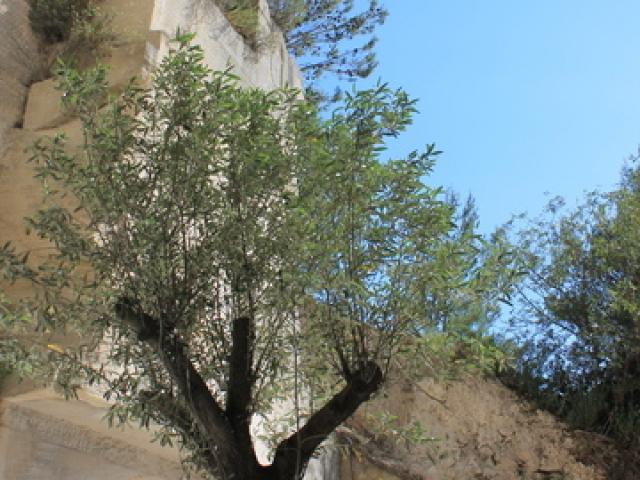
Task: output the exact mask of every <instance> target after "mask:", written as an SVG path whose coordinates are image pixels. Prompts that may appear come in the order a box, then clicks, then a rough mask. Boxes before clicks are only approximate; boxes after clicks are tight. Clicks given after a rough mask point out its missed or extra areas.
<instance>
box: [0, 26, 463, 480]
mask: <svg viewBox="0 0 640 480" xmlns="http://www.w3.org/2000/svg"><path fill="white" fill-rule="evenodd" d="M201 62H202V52H201V50H200V49H199V48H197V47H194V46H190V45H189V38H188V37H183V38H180V39H179V48H177V49H176V50H174V51H172V52H171V54H170V55H169V56H168V57H167V58H166V59H165V60H164V62H163V63H162V65H161V66H160V67H159V69H158V70H157V72H156V73H155V75H154V79H153V86H152V88H151V89H149V90H145V89H141V88H138V87H136V86H134V85H133V84H132V85H130V86H128V87H127V88H126V89H125V90H124V91H123V92H122V93H121V94H120V95H119V96H117V97H109V96H108V95H109V94H108V89H107V86H106V84H105V72H104V70H103V69H101V68H97V69H94V70H90V71H88V72H85V73H83V74H79V73H77V72H74V71H62V72H61V82H62V89H63V90H64V91H65V95H64V99H65V102H66V104H67V106H68V107H69V108H71V109H72V110H73V111H75V112H76V113H77V114H78V115H79V117H80V119H81V121H82V125H83V129H84V135H85V137H84V138H85V141H84V144H83V146H82V148H80V149H78V150H77V151H76V153H75V154H72V153H70V152H71V151H72V150H71V149H70V147H68V146H66V145H65V140H64V137H63V136H56V137H55V138H53V139H49V140H47V141H43V142H41V143H39V144H38V145H37V146H36V148H35V155H34V160H35V161H36V162H37V168H38V176H39V177H40V178H41V180H42V183H43V186H44V188H45V192H46V194H47V196H46V202H45V206H44V207H43V208H42V209H41V210H40V211H39V212H38V213H37V214H36V215H35V216H34V217H33V218H32V219H31V220H30V221H29V223H30V228H31V229H32V230H33V231H34V232H36V233H37V234H38V235H39V236H41V237H42V238H45V239H47V240H49V241H50V242H51V244H52V254H51V257H50V259H49V261H48V262H46V263H45V264H43V265H39V266H38V267H30V266H28V265H27V259H26V258H22V259H19V258H18V257H16V256H15V255H14V254H13V253H12V249H11V247H9V246H5V247H4V248H3V249H1V250H0V258H1V259H2V266H3V271H4V273H5V274H6V275H7V276H8V277H9V278H11V279H17V278H27V279H29V280H31V281H33V282H34V283H35V284H36V285H37V287H38V289H39V291H40V292H41V293H40V295H39V297H38V298H37V299H35V300H33V301H29V302H25V303H24V305H22V307H24V309H25V310H23V311H26V312H29V316H33V317H35V318H36V320H37V328H38V331H39V332H40V334H41V336H34V335H32V334H30V333H29V332H28V331H29V330H30V329H31V330H32V328H33V327H32V325H33V324H32V323H31V322H30V321H29V320H27V317H26V316H24V315H23V316H21V315H17V316H15V315H8V314H7V313H6V312H4V313H2V315H1V316H0V318H1V319H2V321H3V330H4V334H3V337H2V340H3V342H2V351H1V353H2V355H3V356H4V360H10V361H11V362H12V363H13V364H15V365H20V366H21V368H22V369H23V370H30V371H38V372H40V373H44V374H48V375H50V376H53V377H55V381H56V382H57V383H58V384H59V385H60V386H61V387H62V388H63V389H64V390H65V392H67V393H68V394H69V395H73V394H74V392H75V390H76V389H77V388H78V387H79V386H81V385H83V384H86V383H90V384H91V383H99V384H101V385H102V388H103V389H104V392H105V396H106V397H107V398H109V399H110V400H112V401H113V406H112V407H111V411H110V419H111V420H112V421H114V422H116V423H118V422H128V421H131V420H135V421H139V422H140V423H141V424H142V425H148V424H149V422H151V421H153V422H155V423H157V424H159V425H160V426H161V430H160V433H159V437H160V441H161V442H162V443H165V442H175V443H177V444H179V445H180V446H181V448H182V449H183V452H185V460H186V461H187V462H188V463H189V464H190V465H192V466H195V468H197V469H198V470H200V471H202V472H205V473H207V474H209V475H211V476H215V477H218V478H236V479H242V480H244V479H257V478H269V479H283V480H284V479H287V480H290V479H293V478H298V477H299V476H300V475H302V473H303V472H304V470H305V466H306V464H307V462H308V460H309V459H310V457H311V455H312V454H313V453H314V452H315V451H316V449H317V448H318V446H319V445H320V444H321V442H322V441H323V440H325V439H326V438H327V436H328V435H329V434H330V433H331V432H332V431H333V430H334V429H335V428H336V427H337V426H338V425H339V424H340V423H341V422H343V421H344V420H345V419H347V418H348V417H349V416H350V415H351V414H352V413H354V411H355V410H356V409H357V408H358V406H359V405H360V404H362V403H363V402H365V401H367V400H368V399H369V398H370V397H371V395H373V394H374V393H375V392H376V391H377V390H378V389H379V387H380V385H381V383H382V381H383V379H384V376H385V374H386V372H387V368H388V365H389V361H390V359H391V358H393V356H394V355H397V353H398V349H399V343H400V340H401V338H402V335H403V334H404V333H406V332H420V331H425V328H426V326H425V324H424V323H423V322H425V321H426V320H425V319H424V315H423V312H424V305H425V304H427V303H428V302H429V299H428V298H427V295H426V290H427V289H428V286H429V281H432V280H433V279H434V277H435V276H437V275H446V272H445V273H439V272H438V271H437V268H436V267H435V265H436V264H433V262H432V260H433V258H434V252H435V251H436V250H437V249H438V248H439V245H440V242H441V241H443V240H446V236H447V233H448V232H449V230H450V229H451V226H452V225H451V218H452V217H451V215H452V208H451V206H450V205H449V204H447V203H446V202H442V201H440V200H439V199H438V198H439V190H434V189H431V188H429V187H427V186H425V184H424V183H423V181H422V178H423V176H424V175H425V174H427V173H429V171H430V168H431V164H432V159H431V157H432V156H433V155H434V154H435V153H436V152H435V151H434V149H433V148H432V147H428V148H427V150H426V152H424V153H412V154H411V155H409V156H408V158H406V159H401V160H389V161H387V162H384V163H383V162H381V161H380V160H379V154H380V152H381V151H382V150H383V142H384V139H385V137H388V136H394V135H396V134H397V133H398V132H400V131H401V130H402V129H403V128H404V127H405V126H406V125H407V124H408V123H409V122H410V118H411V114H412V112H413V111H414V107H413V101H411V100H410V99H408V98H407V96H406V94H404V93H403V92H402V91H395V92H394V91H390V90H389V89H388V88H387V87H386V86H384V85H380V86H379V87H377V88H375V89H373V90H369V91H365V92H360V93H357V94H353V95H350V96H348V97H347V99H346V100H345V103H344V105H343V106H342V107H341V108H340V109H338V110H337V111H336V112H335V113H334V114H333V116H331V117H330V118H329V119H328V120H326V121H320V120H318V118H317V116H316V115H315V114H314V112H313V111H312V110H311V109H310V108H309V107H308V106H307V105H306V104H305V103H304V102H301V101H300V100H299V98H298V97H297V95H296V92H293V91H275V92H271V93H265V92H262V91H260V90H254V89H241V88H240V87H238V86H237V85H236V83H235V81H234V79H233V78H232V77H231V76H230V75H228V74H225V73H212V72H210V71H209V70H208V69H207V68H205V67H204V66H203V65H202V63H201ZM53 247H55V248H53ZM426 273H428V275H427V274H426ZM427 278H428V279H429V280H427ZM14 308H17V309H18V310H17V311H20V310H19V308H20V305H17V306H16V305H14ZM14 311H16V310H14ZM55 332H65V333H66V334H72V333H75V334H77V335H76V336H75V337H73V336H72V338H80V339H82V340H81V341H80V342H76V343H75V344H74V345H73V346H65V347H63V346H60V345H58V344H52V343H48V342H47V340H46V339H47V338H48V336H49V335H51V334H53V333H55ZM7 333H10V335H7ZM105 339H107V340H108V341H106V342H105ZM100 344H103V345H106V349H107V351H106V352H103V354H102V357H101V358H99V360H98V362H96V361H95V358H94V357H93V354H92V352H93V351H94V350H95V348H96V347H97V346H98V345H100ZM403 348H406V345H404V347H403ZM303 377H304V381H305V382H307V384H309V382H313V381H314V379H316V378H320V377H321V378H323V379H324V380H325V381H324V382H318V383H316V384H315V385H314V388H313V389H307V390H306V393H305V395H302V394H300V385H301V381H302V380H303ZM327 379H329V380H331V379H333V380H331V381H329V382H327V381H326V380H327ZM319 385H330V386H329V387H326V388H319ZM305 396H306V397H307V400H310V401H309V402H305V401H303V399H304V397H305ZM283 397H288V398H291V397H293V399H294V412H293V413H294V416H293V418H294V419H295V421H294V425H293V427H292V428H290V430H288V431H284V433H283V434H282V435H281V436H280V437H278V438H276V439H274V440H275V442H274V443H275V448H274V449H273V452H272V459H271V463H270V464H269V465H261V464H260V463H259V462H258V460H257V458H256V453H255V449H254V444H253V440H252V435H251V430H250V424H251V421H252V419H253V418H255V416H256V415H260V414H264V415H268V414H269V412H270V411H271V407H272V406H273V404H274V402H275V401H276V399H278V398H283ZM309 397H311V398H309Z"/></svg>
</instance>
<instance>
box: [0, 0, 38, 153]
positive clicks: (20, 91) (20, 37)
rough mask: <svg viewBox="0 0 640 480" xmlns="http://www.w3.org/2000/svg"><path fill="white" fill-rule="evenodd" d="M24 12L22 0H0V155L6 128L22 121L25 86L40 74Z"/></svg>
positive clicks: (32, 36) (4, 145)
mask: <svg viewBox="0 0 640 480" xmlns="http://www.w3.org/2000/svg"><path fill="white" fill-rule="evenodd" d="M27 12H28V8H27V2H25V1H20V0H0V33H1V34H2V41H1V42H0V155H1V154H2V152H3V151H4V150H5V148H6V135H7V132H8V131H9V130H10V129H11V128H15V127H20V126H21V125H22V116H23V111H24V104H25V100H26V96H27V92H28V90H29V86H30V85H31V83H32V82H33V81H34V80H35V79H37V78H38V77H39V76H41V75H42V69H43V60H42V57H41V55H40V52H39V50H38V42H37V40H36V38H35V36H34V35H33V33H32V32H31V28H30V27H29V19H28V18H27Z"/></svg>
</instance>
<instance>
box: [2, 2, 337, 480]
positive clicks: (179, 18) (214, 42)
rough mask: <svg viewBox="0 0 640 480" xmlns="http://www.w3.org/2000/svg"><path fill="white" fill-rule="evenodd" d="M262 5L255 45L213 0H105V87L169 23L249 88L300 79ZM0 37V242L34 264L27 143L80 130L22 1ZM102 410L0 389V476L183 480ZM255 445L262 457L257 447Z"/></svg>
mask: <svg viewBox="0 0 640 480" xmlns="http://www.w3.org/2000/svg"><path fill="white" fill-rule="evenodd" d="M260 7H261V10H260V17H259V33H258V35H257V41H256V47H255V48H253V47H251V46H249V45H247V43H246V42H245V41H244V39H243V37H242V36H241V35H240V34H238V33H237V32H236V31H235V30H234V29H233V27H232V26H231V25H230V24H229V23H228V21H227V20H226V18H225V17H224V15H223V14H222V12H221V11H220V10H219V8H218V7H217V6H216V4H215V3H214V0H102V1H101V2H100V8H101V9H102V10H103V11H105V13H106V14H107V15H110V16H111V17H112V29H113V31H114V33H115V38H116V41H115V42H114V44H113V45H112V46H110V47H109V49H108V52H107V54H106V56H105V57H104V58H103V59H102V60H101V61H102V62H103V63H106V64H107V66H108V67H109V74H108V81H109V84H110V88H111V89H112V90H113V91H118V89H120V88H122V87H123V86H124V84H125V83H126V82H128V81H129V79H130V78H131V77H133V76H136V77H138V78H139V79H141V81H142V82H145V81H146V79H148V76H149V74H150V73H151V72H152V71H153V68H154V67H155V66H156V65H158V64H159V63H160V61H161V60H162V58H163V57H164V56H165V55H166V54H167V52H168V50H169V42H170V40H171V38H172V37H173V36H174V35H175V33H176V31H177V30H178V29H180V30H181V31H191V32H195V33H196V38H195V42H196V43H198V44H200V45H201V46H202V47H203V49H204V52H205V61H206V62H207V64H208V65H209V66H210V67H211V68H213V69H226V68H231V70H232V72H233V73H235V74H236V75H237V76H239V77H240V80H241V82H242V83H243V84H245V85H247V86H252V87H258V88H264V89H274V88H277V87H285V86H287V87H301V85H302V80H301V76H300V74H299V72H298V69H297V67H296V66H295V62H294V61H293V60H292V59H291V58H290V57H289V55H288V54H287V51H286V48H285V43H284V39H283V37H282V34H281V33H280V32H279V31H278V30H277V29H276V28H275V27H274V25H273V24H272V22H271V20H270V17H269V14H268V10H267V6H266V2H265V1H264V0H261V2H260ZM0 34H1V35H2V38H3V42H0V245H4V243H5V242H7V241H10V242H12V243H13V244H14V245H15V246H16V247H17V249H18V251H30V252H31V256H30V261H31V262H33V263H35V264H37V263H38V261H39V260H40V259H42V258H44V257H45V256H46V255H48V254H49V252H51V247H50V245H48V244H47V243H45V242H43V241H41V240H39V239H37V238H34V236H32V235H31V236H30V235H27V234H26V231H25V227H24V218H25V217H27V216H29V215H31V214H32V213H33V212H34V211H35V210H36V209H37V208H38V206H39V205H40V203H41V201H42V196H41V193H40V192H41V188H40V185H39V183H38V182H36V181H35V180H34V178H33V174H34V171H33V169H32V166H31V164H30V163H29V162H28V159H29V156H30V153H29V151H28V149H29V147H30V146H31V145H33V144H34V142H35V141H36V140H37V139H38V138H40V137H42V136H53V135H55V134H58V133H64V134H65V135H66V136H67V137H68V139H69V144H70V146H71V148H72V147H73V146H74V145H80V144H81V141H82V131H81V126H80V122H79V121H78V120H77V119H76V118H74V117H73V116H72V115H68V114H66V113H65V112H63V111H62V110H61V105H60V95H61V94H60V92H59V91H58V90H57V89H56V82H55V79H53V78H44V76H46V75H44V74H43V61H42V58H41V56H42V55H41V54H40V52H39V46H38V43H37V41H36V39H35V37H34V36H33V34H32V32H31V30H30V27H29V23H28V18H27V4H26V1H25V0H0ZM43 78H44V79H43ZM0 289H1V290H2V291H3V293H5V294H8V295H9V296H10V297H12V298H18V297H22V296H27V295H31V294H32V293H33V287H32V286H31V285H29V284H26V283H22V284H20V283H19V284H16V285H7V284H2V283H0ZM65 341H66V340H65V339H59V343H62V344H64V343H65ZM25 391H27V393H24V392H25ZM106 408H107V405H106V404H104V402H100V401H99V400H98V399H97V397H92V396H91V395H88V396H87V395H85V396H84V397H83V398H82V399H81V400H80V401H74V402H65V401H64V400H62V399H60V398H59V396H57V395H55V394H54V393H53V392H51V391H48V390H44V391H43V390H33V388H31V387H30V386H28V385H26V386H25V385H24V384H23V385H19V386H15V385H14V386H13V387H11V388H9V389H7V388H5V389H4V390H2V391H0V480H37V479H38V480H39V479H47V480H81V479H82V480H85V479H92V480H101V479H103V478H104V479H105V480H106V479H109V480H134V479H135V480H165V479H177V478H180V466H179V462H178V455H177V452H176V451H174V450H172V449H168V448H162V449H161V448H160V447H157V446H156V445H155V444H151V443H150V440H151V438H152V434H151V433H150V432H145V431H140V430H128V431H126V432H123V431H117V430H111V429H108V428H107V426H106V424H105V423H104V422H102V421H101V418H102V417H103V416H104V414H105V413H106ZM259 449H260V452H261V454H262V455H263V456H264V455H265V453H266V452H265V449H264V447H260V448H259ZM330 458H333V460H330V461H329V460H327V458H325V459H324V460H322V461H318V460H314V465H313V466H312V468H311V472H312V474H311V475H309V476H308V477H307V478H316V479H320V478H324V477H325V473H324V472H325V471H326V469H327V468H330V467H329V464H330V465H332V466H334V467H335V464H336V460H335V457H330Z"/></svg>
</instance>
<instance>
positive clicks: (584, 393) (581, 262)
mask: <svg viewBox="0 0 640 480" xmlns="http://www.w3.org/2000/svg"><path fill="white" fill-rule="evenodd" d="M639 182H640V172H639V170H638V168H637V167H630V168H627V169H626V170H625V171H624V174H623V178H622V182H621V185H620V188H618V189H617V190H614V191H612V192H609V193H605V194H602V193H593V194H591V195H590V196H589V197H588V199H587V201H586V202H585V203H584V204H582V205H581V206H579V207H578V208H577V209H575V210H573V211H571V212H568V213H564V212H563V209H562V207H563V201H562V200H561V199H556V200H554V201H553V202H552V203H551V204H550V205H549V208H548V217H546V218H542V219H540V220H539V221H537V222H534V223H533V224H531V225H530V226H529V227H528V228H527V229H524V230H522V231H521V232H520V237H519V243H518V246H519V252H520V253H519V255H520V260H521V262H522V266H523V268H524V269H525V270H527V271H528V272H529V273H528V275H527V276H526V277H524V278H523V283H522V284H521V285H520V287H519V290H520V298H519V302H520V305H521V307H522V309H521V311H520V314H519V316H518V317H517V320H518V323H517V325H518V326H519V330H520V332H521V333H524V335H523V336H524V337H525V338H526V339H527V342H526V343H525V348H524V352H523V353H524V354H523V357H522V359H521V361H520V368H521V370H522V371H523V373H524V374H525V376H524V382H523V383H524V385H521V387H527V388H529V389H533V393H534V396H535V397H538V398H540V399H541V400H542V402H543V404H544V405H545V406H547V407H549V408H550V409H552V410H553V411H555V412H557V413H560V414H561V415H564V416H565V417H566V418H568V419H569V420H570V421H571V422H572V423H573V424H575V425H577V426H579V427H580V428H587V429H592V430H596V431H600V432H602V433H607V434H611V435H613V436H614V437H617V438H619V439H622V440H624V441H628V442H629V441H630V442H637V431H638V428H639V427H640V423H639V420H640V417H638V411H639V407H640V384H639V383H638V378H639V377H638V374H639V373H640V350H639V348H638V345H639V344H640V343H639V341H640V323H639V322H638V312H639V307H640V304H639V303H638V295H637V291H638V280H639V278H640V277H638V265H639V263H638V258H639V257H638V255H640V237H639V236H638V231H639V230H638V228H639V227H640V225H639V221H640V215H639V213H640V188H639V186H640V183H639ZM532 325H533V326H532ZM527 379H528V380H527ZM527 381H528V382H529V384H528V386H527V385H526V384H527ZM530 393H532V392H531V391H530Z"/></svg>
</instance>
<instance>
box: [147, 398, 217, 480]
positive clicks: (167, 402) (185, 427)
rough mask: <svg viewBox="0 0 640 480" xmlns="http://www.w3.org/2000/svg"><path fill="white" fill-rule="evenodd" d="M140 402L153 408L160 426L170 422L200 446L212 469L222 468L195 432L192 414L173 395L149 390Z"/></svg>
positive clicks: (152, 412) (152, 410)
mask: <svg viewBox="0 0 640 480" xmlns="http://www.w3.org/2000/svg"><path fill="white" fill-rule="evenodd" d="M139 398H140V401H141V402H142V403H144V404H145V405H147V406H148V407H150V408H151V412H150V415H151V418H153V419H154V420H155V421H156V422H158V423H160V424H165V423H166V422H168V423H169V424H170V425H171V426H172V427H174V428H175V429H177V430H179V431H181V432H182V433H183V434H184V435H186V436H188V437H190V438H191V440H192V441H193V442H195V443H196V444H197V445H199V447H200V450H201V451H202V452H203V456H204V460H205V462H206V463H207V465H208V466H209V468H210V469H211V471H212V472H213V471H216V470H218V469H219V468H220V465H219V463H218V459H217V458H216V456H215V455H213V453H212V452H211V450H209V449H207V448H205V447H206V446H205V445H204V444H203V441H202V438H200V437H199V435H198V433H197V431H196V432H195V436H194V432H193V431H192V430H193V418H192V417H191V414H190V412H189V411H188V410H187V409H186V408H185V407H184V406H182V405H180V404H179V403H178V401H177V400H176V399H175V398H174V397H173V396H171V395H169V394H166V393H157V392H152V391H149V390H143V391H141V392H140V394H139Z"/></svg>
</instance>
